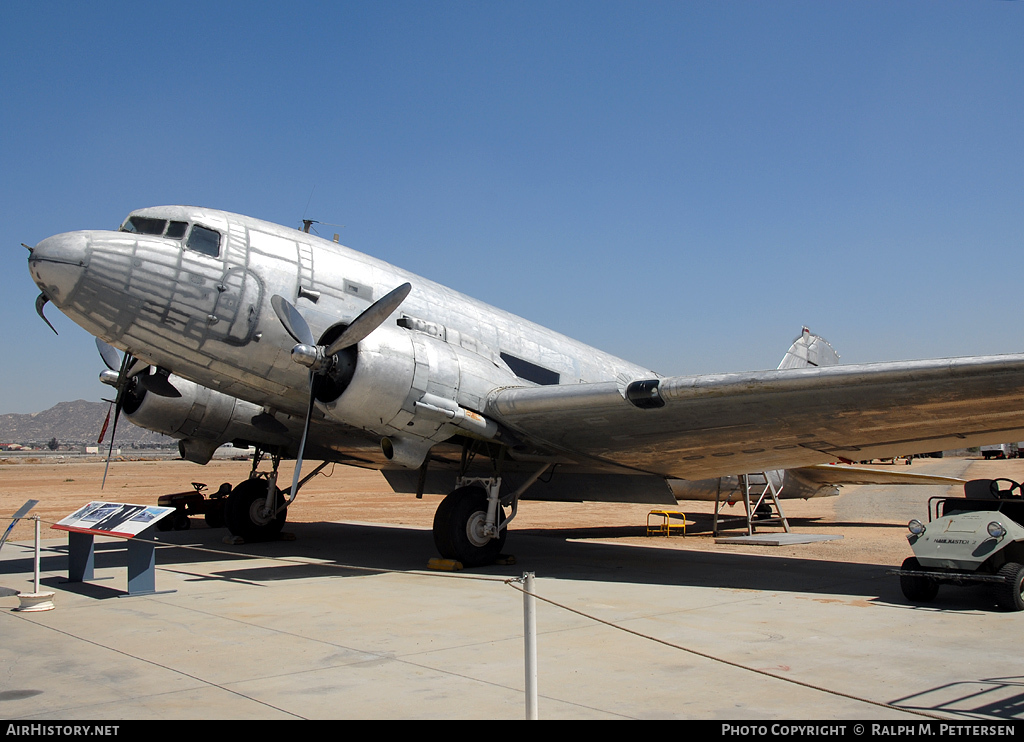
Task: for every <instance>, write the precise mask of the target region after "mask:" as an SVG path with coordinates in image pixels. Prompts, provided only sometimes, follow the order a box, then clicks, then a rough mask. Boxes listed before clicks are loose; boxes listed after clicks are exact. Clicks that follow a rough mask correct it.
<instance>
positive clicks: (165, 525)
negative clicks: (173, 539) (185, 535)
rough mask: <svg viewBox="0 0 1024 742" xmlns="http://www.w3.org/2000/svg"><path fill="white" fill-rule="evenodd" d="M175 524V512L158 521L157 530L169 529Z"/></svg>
mask: <svg viewBox="0 0 1024 742" xmlns="http://www.w3.org/2000/svg"><path fill="white" fill-rule="evenodd" d="M172 526H174V514H173V513H172V514H171V515H166V516H164V517H163V518H161V519H160V520H158V521H157V522H156V530H158V531H169V530H171V527H172Z"/></svg>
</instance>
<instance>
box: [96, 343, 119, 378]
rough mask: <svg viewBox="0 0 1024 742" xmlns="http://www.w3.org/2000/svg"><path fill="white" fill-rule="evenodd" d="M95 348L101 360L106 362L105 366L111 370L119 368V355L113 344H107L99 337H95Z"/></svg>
mask: <svg viewBox="0 0 1024 742" xmlns="http://www.w3.org/2000/svg"><path fill="white" fill-rule="evenodd" d="M96 348H97V349H98V350H99V352H100V357H101V358H102V359H103V362H104V363H105V364H107V368H109V369H110V370H111V371H117V370H118V369H119V368H121V356H120V355H118V353H117V350H116V349H115V348H114V346H113V345H108V344H107V343H105V342H103V341H102V340H100V339H99V338H96Z"/></svg>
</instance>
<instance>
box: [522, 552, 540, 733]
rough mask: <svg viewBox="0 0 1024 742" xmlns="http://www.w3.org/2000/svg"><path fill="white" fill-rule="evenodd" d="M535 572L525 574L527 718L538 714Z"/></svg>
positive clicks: (524, 618) (524, 614) (524, 612)
mask: <svg viewBox="0 0 1024 742" xmlns="http://www.w3.org/2000/svg"><path fill="white" fill-rule="evenodd" d="M533 577H534V574H533V572H524V573H523V590H524V591H525V592H524V593H523V624H524V631H523V635H524V639H525V645H526V646H525V649H526V718H527V719H538V718H540V717H539V716H538V713H537V600H536V599H535V598H534V597H533Z"/></svg>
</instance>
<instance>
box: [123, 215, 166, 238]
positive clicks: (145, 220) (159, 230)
mask: <svg viewBox="0 0 1024 742" xmlns="http://www.w3.org/2000/svg"><path fill="white" fill-rule="evenodd" d="M166 227H167V220H166V219H152V218H150V217H148V216H131V217H128V220H127V221H126V222H125V223H124V224H123V225H122V226H121V231H122V232H134V233H135V234H157V235H160V234H163V233H164V229H165V228H166Z"/></svg>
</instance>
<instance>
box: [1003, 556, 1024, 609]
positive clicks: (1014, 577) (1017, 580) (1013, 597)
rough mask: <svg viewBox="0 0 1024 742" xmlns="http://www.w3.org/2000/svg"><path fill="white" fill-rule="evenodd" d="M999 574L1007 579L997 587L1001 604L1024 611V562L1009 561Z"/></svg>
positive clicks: (1007, 607) (1006, 607)
mask: <svg viewBox="0 0 1024 742" xmlns="http://www.w3.org/2000/svg"><path fill="white" fill-rule="evenodd" d="M998 574H999V576H1000V577H1003V578H1006V580H1007V581H1006V582H1004V583H1001V584H1000V585H999V586H998V587H997V588H996V600H997V601H998V603H999V605H1000V606H1001V607H1003V608H1005V609H1006V610H1008V611H1024V564H1018V563H1017V562H1007V563H1006V564H1004V565H1003V566H1002V567H1001V568H1000V570H999V573H998Z"/></svg>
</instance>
